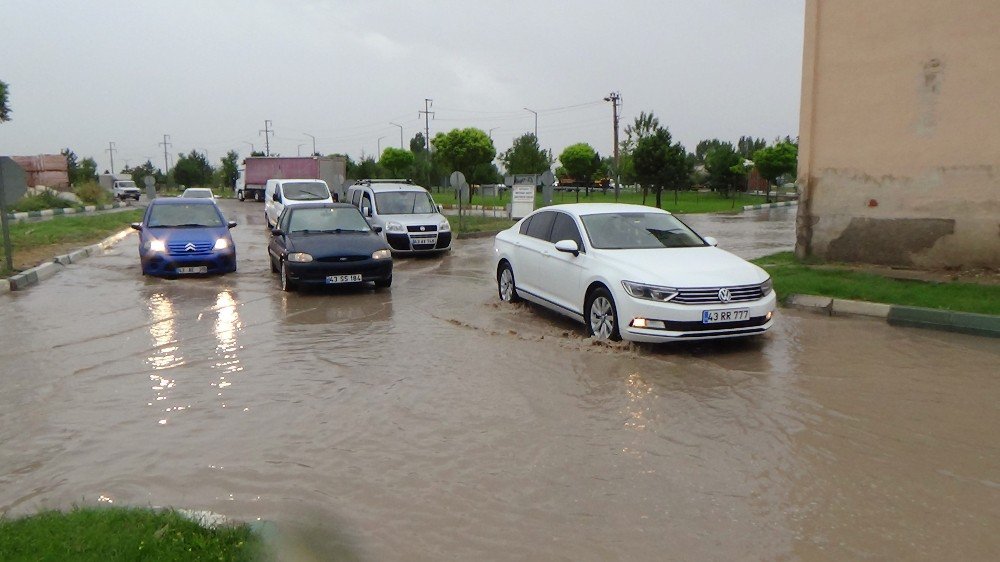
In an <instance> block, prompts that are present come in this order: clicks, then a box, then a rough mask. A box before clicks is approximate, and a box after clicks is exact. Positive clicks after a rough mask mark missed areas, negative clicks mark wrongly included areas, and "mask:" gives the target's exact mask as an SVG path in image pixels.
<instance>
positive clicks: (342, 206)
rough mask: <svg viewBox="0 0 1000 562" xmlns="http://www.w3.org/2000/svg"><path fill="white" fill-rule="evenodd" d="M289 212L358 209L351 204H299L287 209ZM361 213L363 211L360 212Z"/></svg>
mask: <svg viewBox="0 0 1000 562" xmlns="http://www.w3.org/2000/svg"><path fill="white" fill-rule="evenodd" d="M285 209H287V210H288V212H292V211H298V210H299V209H354V210H357V209H358V208H357V207H355V206H354V205H351V204H350V203H298V204H295V205H289V206H287V207H285ZM358 212H361V211H358Z"/></svg>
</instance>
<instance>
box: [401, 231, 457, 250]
mask: <svg viewBox="0 0 1000 562" xmlns="http://www.w3.org/2000/svg"><path fill="white" fill-rule="evenodd" d="M425 236H426V235H425ZM451 237H452V235H451V232H438V233H437V240H436V242H435V243H434V244H413V240H412V239H411V237H410V235H409V234H405V233H395V232H389V233H386V234H385V241H386V242H387V243H388V244H389V247H390V248H392V253H394V254H429V253H434V252H443V251H446V250H450V249H451Z"/></svg>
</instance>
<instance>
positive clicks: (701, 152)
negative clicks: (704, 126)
mask: <svg viewBox="0 0 1000 562" xmlns="http://www.w3.org/2000/svg"><path fill="white" fill-rule="evenodd" d="M723 145H729V148H733V145H732V143H728V142H723V141H720V140H719V139H708V140H702V141H698V144H697V145H696V146H695V147H694V157H695V160H696V161H697V162H698V163H699V164H705V157H706V156H708V153H709V152H710V151H711V150H712V149H715V148H719V147H721V146H723Z"/></svg>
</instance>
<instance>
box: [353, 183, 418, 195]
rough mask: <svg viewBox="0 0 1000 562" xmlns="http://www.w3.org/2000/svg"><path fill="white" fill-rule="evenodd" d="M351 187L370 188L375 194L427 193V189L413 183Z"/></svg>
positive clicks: (357, 185)
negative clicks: (399, 192) (393, 192)
mask: <svg viewBox="0 0 1000 562" xmlns="http://www.w3.org/2000/svg"><path fill="white" fill-rule="evenodd" d="M351 187H370V188H371V190H372V191H373V192H375V193H383V192H387V191H423V192H424V193H426V192H427V190H426V189H424V188H423V187H421V186H419V185H414V184H412V183H373V184H356V185H352V186H351Z"/></svg>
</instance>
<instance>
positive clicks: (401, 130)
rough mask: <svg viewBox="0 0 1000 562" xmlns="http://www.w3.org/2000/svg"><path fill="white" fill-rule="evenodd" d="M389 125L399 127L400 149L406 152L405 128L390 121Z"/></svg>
mask: <svg viewBox="0 0 1000 562" xmlns="http://www.w3.org/2000/svg"><path fill="white" fill-rule="evenodd" d="M389 124H390V125H394V126H396V127H399V149H400V150H406V149H405V148H403V126H402V125H400V124H399V123H393V122H392V121H390V122H389Z"/></svg>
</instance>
